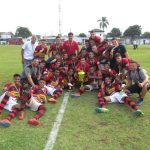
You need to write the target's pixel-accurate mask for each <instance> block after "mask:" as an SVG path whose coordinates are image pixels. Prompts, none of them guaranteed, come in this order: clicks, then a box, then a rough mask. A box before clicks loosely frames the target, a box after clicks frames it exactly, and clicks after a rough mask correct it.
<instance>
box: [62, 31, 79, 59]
mask: <svg viewBox="0 0 150 150" xmlns="http://www.w3.org/2000/svg"><path fill="white" fill-rule="evenodd" d="M63 52H64V53H67V54H68V56H69V57H70V56H71V55H72V54H74V53H78V52H79V46H78V44H77V42H76V41H74V40H73V33H72V32H70V33H68V40H67V41H64V43H63Z"/></svg>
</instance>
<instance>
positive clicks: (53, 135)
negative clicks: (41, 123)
mask: <svg viewBox="0 0 150 150" xmlns="http://www.w3.org/2000/svg"><path fill="white" fill-rule="evenodd" d="M69 94H70V93H69V92H66V93H65V96H64V99H63V102H62V104H61V107H60V109H59V111H58V114H57V117H56V119H55V122H54V125H53V128H52V130H51V132H50V134H49V138H48V141H47V143H46V146H45V149H44V150H52V149H53V147H54V144H55V141H56V138H57V134H58V131H59V128H60V125H61V121H62V119H63V115H64V112H65V109H66V106H67V103H68V98H69Z"/></svg>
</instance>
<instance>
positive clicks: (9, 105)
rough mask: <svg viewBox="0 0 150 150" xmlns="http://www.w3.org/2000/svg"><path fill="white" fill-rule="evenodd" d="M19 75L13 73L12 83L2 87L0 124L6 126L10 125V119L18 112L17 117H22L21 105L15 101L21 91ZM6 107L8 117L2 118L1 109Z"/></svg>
mask: <svg viewBox="0 0 150 150" xmlns="http://www.w3.org/2000/svg"><path fill="white" fill-rule="evenodd" d="M20 79H21V76H20V75H19V74H14V75H13V81H14V83H13V84H9V86H8V84H7V86H5V88H4V93H3V94H2V96H0V125H2V126H5V127H8V126H10V125H11V122H10V121H11V119H12V118H13V117H15V116H16V114H19V119H20V120H21V119H22V114H20V112H21V111H22V108H21V105H20V104H18V103H17V100H18V99H19V98H20V93H21V84H20ZM3 109H6V110H8V111H10V113H9V115H8V117H7V118H6V119H4V120H2V117H1V113H2V110H3Z"/></svg>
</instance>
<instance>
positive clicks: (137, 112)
mask: <svg viewBox="0 0 150 150" xmlns="http://www.w3.org/2000/svg"><path fill="white" fill-rule="evenodd" d="M135 115H136V116H137V117H139V116H143V115H144V113H143V112H142V111H141V110H139V109H138V110H136V112H135Z"/></svg>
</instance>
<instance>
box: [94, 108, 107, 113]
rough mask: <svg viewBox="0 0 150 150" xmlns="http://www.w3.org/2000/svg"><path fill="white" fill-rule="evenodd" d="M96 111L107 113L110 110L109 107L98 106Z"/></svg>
mask: <svg viewBox="0 0 150 150" xmlns="http://www.w3.org/2000/svg"><path fill="white" fill-rule="evenodd" d="M95 111H96V112H97V113H107V112H109V109H107V108H99V107H97V108H96V109H95Z"/></svg>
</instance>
